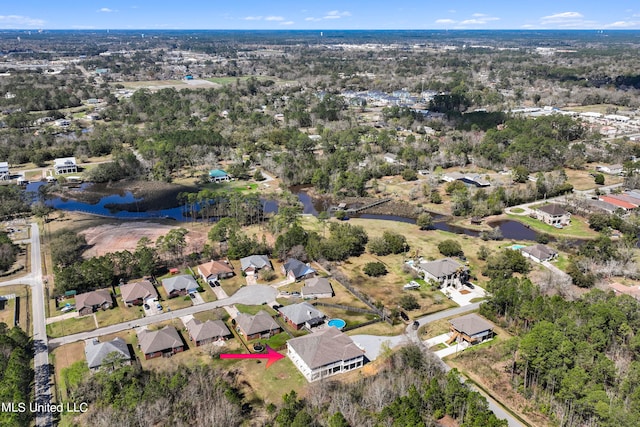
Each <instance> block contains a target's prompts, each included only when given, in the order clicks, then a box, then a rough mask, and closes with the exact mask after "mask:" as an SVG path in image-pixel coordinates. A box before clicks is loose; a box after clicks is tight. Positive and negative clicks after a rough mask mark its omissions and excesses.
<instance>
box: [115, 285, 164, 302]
mask: <svg viewBox="0 0 640 427" xmlns="http://www.w3.org/2000/svg"><path fill="white" fill-rule="evenodd" d="M120 295H121V296H122V301H123V302H124V303H125V304H126V305H127V306H129V307H131V306H133V305H142V304H144V302H145V301H146V300H148V299H154V298H158V291H156V288H155V287H154V286H153V284H152V283H151V282H150V281H148V280H141V281H139V282H133V283H127V284H126V285H120Z"/></svg>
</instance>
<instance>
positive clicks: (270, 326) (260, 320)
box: [235, 310, 282, 340]
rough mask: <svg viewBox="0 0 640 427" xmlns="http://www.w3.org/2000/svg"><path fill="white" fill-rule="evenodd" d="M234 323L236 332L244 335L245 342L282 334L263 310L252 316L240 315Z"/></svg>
mask: <svg viewBox="0 0 640 427" xmlns="http://www.w3.org/2000/svg"><path fill="white" fill-rule="evenodd" d="M235 321H236V330H237V331H238V332H239V333H241V334H242V335H244V337H245V339H246V340H255V339H258V338H270V337H272V336H274V335H276V334H279V333H280V332H282V328H281V327H280V325H278V323H276V321H275V320H273V318H272V317H271V316H270V315H269V313H267V312H266V311H264V310H260V311H259V312H258V313H256V314H255V315H253V316H252V315H250V314H246V313H240V314H238V316H237V317H236V318H235Z"/></svg>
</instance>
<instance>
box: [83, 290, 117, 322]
mask: <svg viewBox="0 0 640 427" xmlns="http://www.w3.org/2000/svg"><path fill="white" fill-rule="evenodd" d="M111 307H113V299H112V298H111V291H109V289H98V290H97V291H92V292H87V293H84V294H79V295H76V309H77V310H78V314H79V315H80V316H86V315H87V314H91V313H95V312H96V311H98V310H99V309H102V310H107V309H109V308H111Z"/></svg>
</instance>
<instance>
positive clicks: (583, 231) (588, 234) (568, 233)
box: [507, 214, 598, 239]
mask: <svg viewBox="0 0 640 427" xmlns="http://www.w3.org/2000/svg"><path fill="white" fill-rule="evenodd" d="M507 216H508V217H509V219H513V220H514V221H519V222H521V223H523V224H525V225H528V226H529V227H531V229H532V230H534V231H538V232H542V233H546V234H550V235H552V236H562V237H578V238H583V239H584V238H595V237H597V236H598V233H597V232H595V231H594V230H592V229H590V228H589V225H588V224H587V223H586V222H584V221H582V220H579V219H577V218H571V224H570V225H568V226H567V227H564V228H556V227H553V226H551V225H549V224H545V223H543V222H542V221H539V220H537V219H535V218H531V217H528V216H521V215H511V214H507Z"/></svg>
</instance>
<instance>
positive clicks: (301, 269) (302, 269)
mask: <svg viewBox="0 0 640 427" xmlns="http://www.w3.org/2000/svg"><path fill="white" fill-rule="evenodd" d="M282 274H284V275H285V276H287V277H288V278H289V280H291V281H292V282H293V281H296V280H302V279H309V278H311V277H313V276H315V274H316V271H315V270H314V269H313V268H311V267H310V266H309V265H308V264H305V263H304V262H302V261H299V260H297V259H295V258H289V259H288V260H286V261H285V262H284V264H282Z"/></svg>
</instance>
